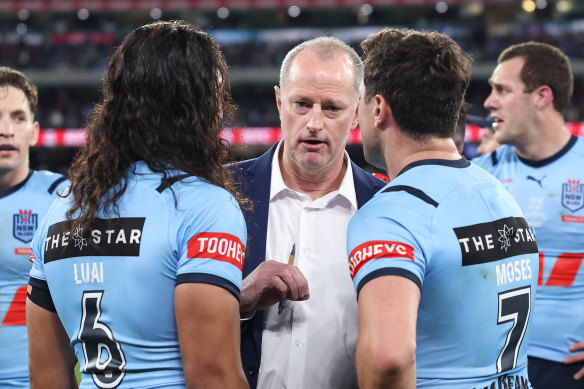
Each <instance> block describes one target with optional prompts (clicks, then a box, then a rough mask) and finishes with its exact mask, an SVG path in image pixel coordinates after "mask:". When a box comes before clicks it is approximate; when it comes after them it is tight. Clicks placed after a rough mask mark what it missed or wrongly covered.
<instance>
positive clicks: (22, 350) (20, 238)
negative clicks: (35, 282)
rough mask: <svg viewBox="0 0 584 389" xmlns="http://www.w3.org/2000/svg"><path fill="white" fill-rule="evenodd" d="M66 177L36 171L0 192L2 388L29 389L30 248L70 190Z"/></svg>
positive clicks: (0, 355) (0, 367)
mask: <svg viewBox="0 0 584 389" xmlns="http://www.w3.org/2000/svg"><path fill="white" fill-rule="evenodd" d="M67 183H68V181H67V180H66V179H65V177H63V176H62V175H60V174H57V173H52V172H48V171H31V172H30V175H29V176H28V177H27V178H26V180H25V181H23V182H22V183H20V184H18V185H16V186H14V187H11V188H9V189H6V190H4V191H0V215H2V220H4V223H3V228H2V229H0V240H1V241H2V244H1V245H0V258H1V259H0V387H2V388H4V387H15V388H28V387H29V384H28V342H27V334H26V317H25V309H24V306H25V302H26V285H27V283H28V275H29V272H30V268H31V263H30V261H29V260H28V258H29V257H30V254H31V251H30V242H31V241H32V238H33V234H34V232H35V230H36V228H37V226H38V223H39V222H40V221H41V219H42V218H43V217H44V216H45V213H46V212H47V209H49V207H50V205H51V203H52V202H53V200H54V199H55V197H56V196H57V193H59V192H62V191H63V190H64V189H65V187H66V186H67Z"/></svg>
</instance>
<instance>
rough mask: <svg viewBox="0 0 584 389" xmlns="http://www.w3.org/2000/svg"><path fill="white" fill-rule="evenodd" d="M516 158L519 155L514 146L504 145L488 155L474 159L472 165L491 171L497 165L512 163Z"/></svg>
mask: <svg viewBox="0 0 584 389" xmlns="http://www.w3.org/2000/svg"><path fill="white" fill-rule="evenodd" d="M516 156H517V153H516V152H515V147H514V146H511V145H502V146H499V147H497V149H495V150H494V151H492V152H490V153H488V154H484V155H480V156H478V157H475V158H473V159H472V163H474V164H475V165H478V166H480V167H482V168H483V169H491V168H494V167H496V166H497V165H501V164H505V163H509V162H512V161H513V160H514V159H515V158H516Z"/></svg>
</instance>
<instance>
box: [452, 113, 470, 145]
mask: <svg viewBox="0 0 584 389" xmlns="http://www.w3.org/2000/svg"><path fill="white" fill-rule="evenodd" d="M469 108H470V104H469V103H467V102H463V103H462V106H461V107H460V114H459V115H458V121H457V122H456V128H455V129H454V134H453V135H452V139H453V140H454V144H455V145H456V148H457V149H458V150H461V149H462V148H463V146H464V137H465V135H466V115H467V112H468V110H469Z"/></svg>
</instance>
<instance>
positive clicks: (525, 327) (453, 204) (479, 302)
mask: <svg viewBox="0 0 584 389" xmlns="http://www.w3.org/2000/svg"><path fill="white" fill-rule="evenodd" d="M347 249H348V252H349V255H350V256H349V267H350V270H351V275H352V277H353V282H354V285H355V288H356V290H357V292H359V291H360V290H361V288H362V287H363V286H364V285H365V284H366V283H367V282H369V281H370V280H372V279H374V278H377V277H381V276H384V275H397V276H403V277H407V278H409V279H410V280H412V281H413V282H415V283H416V284H417V285H418V286H419V287H420V289H421V299H420V304H419V308H418V322H417V339H416V342H417V351H416V365H417V366H416V367H417V372H416V373H417V385H418V387H424V388H425V387H428V388H450V389H458V388H460V389H463V388H464V389H470V388H477V389H479V388H480V389H483V388H485V387H486V388H490V387H494V388H497V387H502V386H500V385H501V384H502V382H505V386H504V387H508V385H509V383H512V384H513V385H514V386H512V387H517V388H528V387H530V385H529V381H528V378H527V368H526V363H527V344H526V343H527V342H525V341H524V340H525V339H526V337H528V336H529V327H530V312H531V306H532V303H533V301H534V298H535V290H534V288H535V286H536V282H537V245H536V243H535V240H534V237H533V234H532V232H531V229H530V228H529V226H528V224H527V222H526V220H525V219H524V218H523V215H522V212H521V210H520V209H519V207H518V206H517V204H516V203H515V202H514V201H513V199H512V197H511V196H510V195H509V194H508V193H507V192H506V191H505V189H504V188H503V186H502V185H501V184H500V183H499V182H498V181H497V180H496V179H494V178H493V177H492V176H491V175H489V174H488V173H486V172H485V171H483V170H482V169H480V168H478V167H476V166H474V165H472V164H471V163H470V162H469V161H467V160H466V159H465V158H462V159H461V160H458V161H446V160H423V161H418V162H415V163H413V164H410V165H408V166H407V167H406V168H405V169H404V170H403V171H402V172H401V173H400V174H399V175H398V176H397V177H396V178H395V179H394V180H393V181H391V183H390V184H388V185H387V186H386V187H385V188H384V189H383V190H381V191H380V192H379V193H377V194H376V195H375V197H373V199H371V200H370V201H369V202H368V203H367V204H365V206H364V207H363V208H361V209H360V210H359V211H358V212H357V213H356V215H355V216H354V217H353V219H352V220H351V223H350V224H349V231H348V243H347ZM388 330H390V329H388Z"/></svg>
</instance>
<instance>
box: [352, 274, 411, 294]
mask: <svg viewBox="0 0 584 389" xmlns="http://www.w3.org/2000/svg"><path fill="white" fill-rule="evenodd" d="M383 276H400V277H405V278H407V279H409V280H412V281H413V282H414V283H415V284H416V285H418V288H420V291H421V290H422V281H420V279H419V278H418V276H416V275H415V274H414V273H412V272H411V271H409V270H406V269H402V268H399V267H384V268H381V269H377V270H375V271H372V272H371V273H369V274H367V275H366V276H365V277H363V279H362V280H361V282H359V285H358V286H357V298H359V292H360V291H361V288H362V287H363V286H364V285H365V284H366V283H368V282H369V281H371V280H372V279H374V278H377V277H383Z"/></svg>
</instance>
